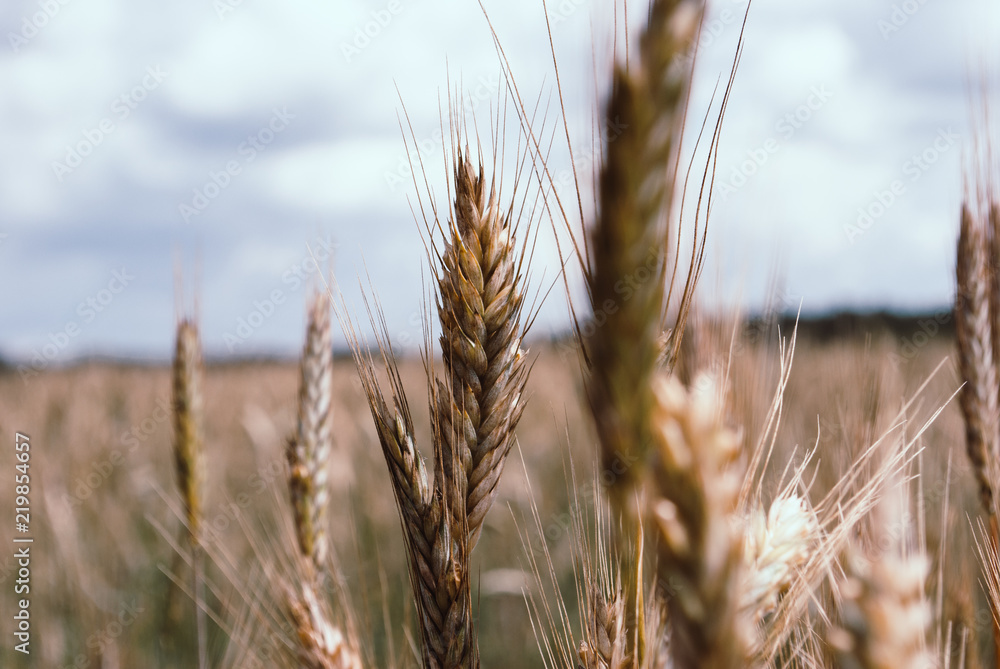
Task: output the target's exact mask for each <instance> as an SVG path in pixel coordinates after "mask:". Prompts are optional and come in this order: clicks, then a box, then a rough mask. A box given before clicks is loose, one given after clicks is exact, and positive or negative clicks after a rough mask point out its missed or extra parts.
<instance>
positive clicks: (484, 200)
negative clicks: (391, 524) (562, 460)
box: [435, 150, 527, 550]
mask: <svg viewBox="0 0 1000 669" xmlns="http://www.w3.org/2000/svg"><path fill="white" fill-rule="evenodd" d="M466 151H467V150H466ZM523 256H524V254H523V251H522V250H521V249H520V248H518V247H517V246H516V244H515V241H514V237H513V229H512V226H511V224H510V220H509V214H508V213H505V212H503V211H501V209H500V206H499V203H498V202H497V200H496V196H495V192H494V189H493V186H492V185H490V187H489V188H488V189H487V184H486V181H485V180H484V178H483V167H482V165H480V166H479V170H478V174H477V172H476V171H475V170H474V169H473V166H472V163H471V162H470V161H469V160H468V159H467V157H465V156H463V155H462V154H461V153H459V155H458V157H457V160H456V165H455V208H454V218H453V220H452V222H451V225H450V240H449V242H448V243H447V245H446V247H445V250H444V254H443V256H442V258H441V264H442V266H443V267H442V269H441V270H440V271H439V272H438V274H437V283H438V316H439V318H440V320H441V352H442V355H443V359H444V365H445V371H446V376H447V379H448V381H449V383H448V385H447V387H443V388H440V389H439V392H438V394H437V397H438V406H437V411H436V420H437V422H438V425H437V427H436V429H435V431H436V433H437V434H438V435H439V438H440V439H441V440H442V459H441V462H442V465H443V467H444V480H445V481H446V482H448V483H450V484H453V485H454V486H455V490H454V492H453V494H452V495H451V497H452V499H453V500H454V501H455V502H456V503H461V501H462V500H463V499H464V504H465V509H464V511H456V512H454V513H453V518H458V517H460V516H461V515H464V516H465V519H466V520H465V522H466V523H467V528H466V531H467V533H468V543H469V550H472V548H473V547H474V546H475V545H476V541H477V540H478V538H479V533H480V532H481V530H482V526H483V520H484V519H485V517H486V512H487V511H488V510H489V508H490V506H492V504H493V500H494V499H495V498H496V488H497V483H498V482H499V480H500V475H501V474H502V473H503V467H504V463H505V461H506V459H507V455H508V453H509V452H510V447H511V444H512V443H513V436H514V427H515V426H516V425H517V422H518V420H519V419H520V417H521V412H522V411H523V409H524V401H523V392H524V384H525V381H526V378H527V375H526V373H525V372H526V368H525V365H524V363H525V355H524V352H523V351H522V350H521V339H522V337H523V332H522V331H521V324H520V320H521V307H522V304H523V298H522V295H521V286H520V281H521V276H520V270H521V268H520V263H521V259H522V258H523ZM453 465H457V468H455V469H454V470H453ZM455 529H456V530H458V528H455Z"/></svg>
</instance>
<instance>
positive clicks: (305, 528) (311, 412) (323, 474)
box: [287, 293, 333, 573]
mask: <svg viewBox="0 0 1000 669" xmlns="http://www.w3.org/2000/svg"><path fill="white" fill-rule="evenodd" d="M300 367H301V382H300V385H299V413H298V426H297V429H296V432H295V436H294V437H293V438H292V439H290V440H289V441H288V449H287V456H288V466H289V481H288V487H289V493H290V496H291V500H292V507H293V509H294V513H295V530H296V535H297V537H298V541H299V547H300V549H301V550H302V554H303V555H305V556H306V557H308V558H309V559H310V560H311V562H312V564H313V567H314V568H315V569H316V571H317V573H320V572H321V571H322V568H323V564H324V562H325V561H326V556H327V552H328V550H329V547H328V537H327V532H328V529H327V507H328V505H329V502H330V492H329V482H328V468H329V461H330V449H331V446H332V442H333V343H332V339H331V334H330V304H329V299H328V298H327V295H326V293H318V294H317V295H316V297H315V298H314V300H313V303H312V306H311V307H310V309H309V324H308V327H307V332H306V342H305V348H304V349H303V351H302V361H301V365H300Z"/></svg>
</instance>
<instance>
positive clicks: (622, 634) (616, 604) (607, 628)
mask: <svg viewBox="0 0 1000 669" xmlns="http://www.w3.org/2000/svg"><path fill="white" fill-rule="evenodd" d="M584 634H585V637H586V638H585V640H584V641H582V642H580V649H579V651H578V655H579V657H580V663H581V666H582V667H583V669H626V668H627V667H631V666H632V658H631V657H630V656H629V652H628V645H627V636H628V630H627V629H626V628H625V598H624V593H623V592H622V589H621V585H620V584H615V585H614V586H613V588H611V589H610V592H608V591H606V589H605V588H604V587H602V585H601V584H599V583H592V584H591V587H590V590H589V592H588V593H587V616H586V628H585V629H584Z"/></svg>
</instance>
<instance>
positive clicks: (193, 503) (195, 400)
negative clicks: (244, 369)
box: [173, 319, 205, 545]
mask: <svg viewBox="0 0 1000 669" xmlns="http://www.w3.org/2000/svg"><path fill="white" fill-rule="evenodd" d="M203 377H204V370H203V369H202V356H201V341H200V340H199V338H198V326H197V325H195V323H194V322H193V321H191V320H187V319H185V320H182V321H181V322H180V323H179V324H178V325H177V344H176V349H175V352H174V364H173V421H174V464H175V466H176V468H177V482H178V485H179V486H180V489H181V497H183V499H184V511H185V513H186V515H187V518H186V521H187V529H188V538H189V540H190V541H191V543H192V545H197V544H198V537H199V536H200V534H199V525H200V522H201V495H202V488H203V485H204V476H205V474H204V469H203V466H202V449H203V447H204V432H203V431H204V427H203V425H204V416H203V412H204V408H203V404H202V402H203V399H202V383H203Z"/></svg>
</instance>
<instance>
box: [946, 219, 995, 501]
mask: <svg viewBox="0 0 1000 669" xmlns="http://www.w3.org/2000/svg"><path fill="white" fill-rule="evenodd" d="M988 236H989V235H988V234H987V230H986V228H985V226H984V224H983V221H980V220H979V219H978V218H977V217H976V216H974V215H973V213H972V211H971V210H970V208H969V205H968V204H966V205H965V206H963V207H962V217H961V230H960V233H959V238H958V262H957V265H956V278H957V286H958V294H957V295H956V299H955V311H956V314H955V334H956V339H957V342H958V364H959V369H960V371H961V374H962V379H963V380H964V381H965V385H964V386H963V387H962V391H961V394H960V395H959V403H960V406H961V409H962V415H963V417H964V418H965V438H966V448H967V450H968V454H969V459H970V461H971V462H972V465H973V469H974V470H975V474H976V478H977V480H978V482H979V491H980V497H981V498H982V504H983V509H984V510H985V511H986V512H987V513H990V514H993V498H994V495H995V492H996V486H997V483H998V481H997V478H996V467H997V464H996V459H997V446H998V444H997V441H998V437H1000V435H998V425H997V416H998V397H997V373H996V360H994V358H993V334H992V325H991V323H990V292H991V291H990V283H991V280H990V277H989V276H988V268H989V264H990V263H989V262H988V260H987V249H988Z"/></svg>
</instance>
